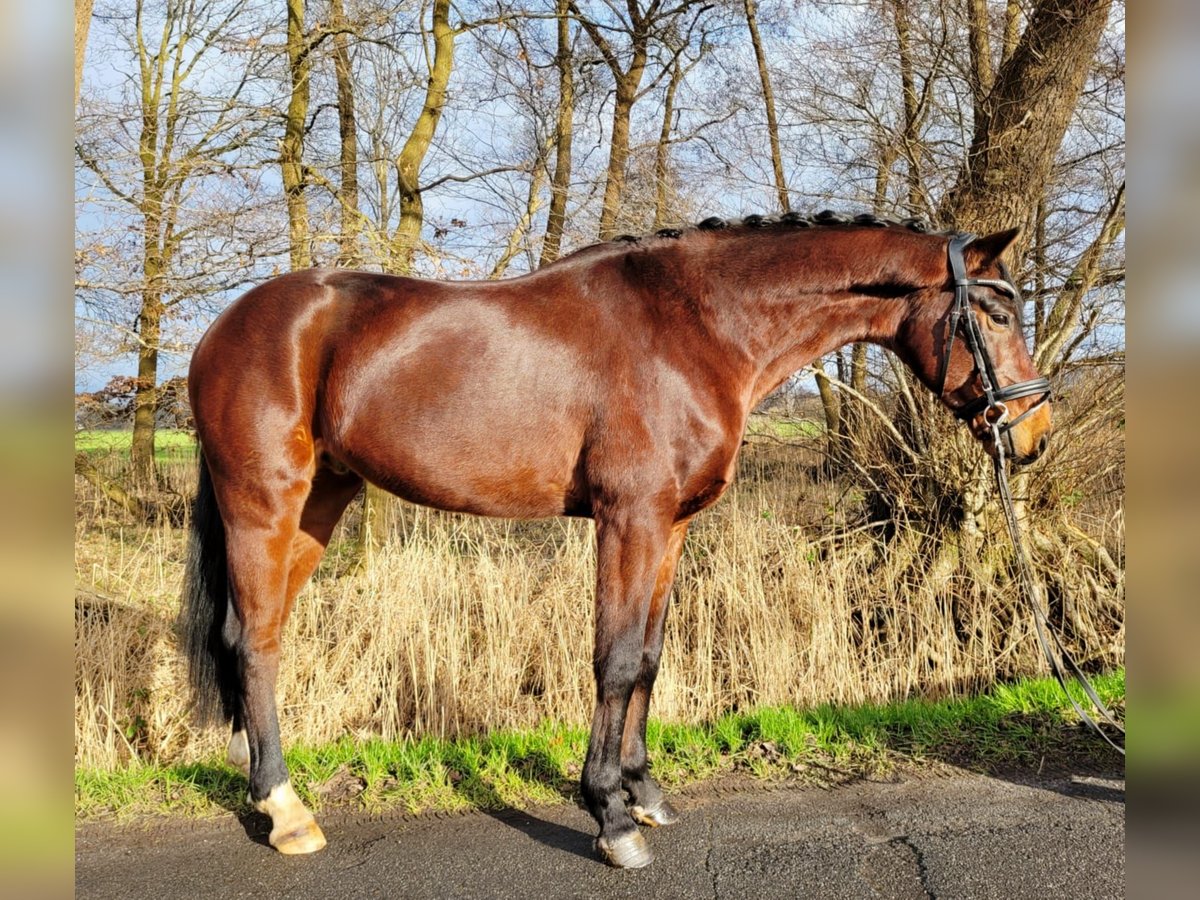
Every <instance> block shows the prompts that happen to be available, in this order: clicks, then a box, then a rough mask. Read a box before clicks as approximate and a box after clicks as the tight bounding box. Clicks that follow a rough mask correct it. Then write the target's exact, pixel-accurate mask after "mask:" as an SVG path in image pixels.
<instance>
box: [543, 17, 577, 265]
mask: <svg viewBox="0 0 1200 900" xmlns="http://www.w3.org/2000/svg"><path fill="white" fill-rule="evenodd" d="M570 7H571V2H570V0H556V5H555V25H556V28H557V37H558V45H557V46H558V49H557V52H556V53H555V55H554V67H555V68H556V69H557V70H558V109H557V114H556V115H555V119H554V178H553V179H552V180H551V183H550V214H549V216H548V217H547V219H546V235H545V238H544V239H543V240H542V256H541V265H543V266H544V265H546V264H547V263H551V262H554V260H556V259H558V254H559V252H560V250H561V247H562V236H563V226H564V225H565V224H566V220H567V197H568V193H569V191H570V187H571V140H572V136H573V133H574V129H575V56H574V52H573V51H572V46H571V18H570V12H571V10H570Z"/></svg>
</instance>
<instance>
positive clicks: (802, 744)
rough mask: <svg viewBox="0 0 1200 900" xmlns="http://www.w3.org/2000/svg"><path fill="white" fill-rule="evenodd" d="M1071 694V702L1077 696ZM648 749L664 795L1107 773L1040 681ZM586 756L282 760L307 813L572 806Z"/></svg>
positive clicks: (783, 715)
mask: <svg viewBox="0 0 1200 900" xmlns="http://www.w3.org/2000/svg"><path fill="white" fill-rule="evenodd" d="M1094 683H1095V686H1096V688H1097V690H1098V691H1099V693H1100V695H1101V697H1102V698H1103V699H1104V700H1105V702H1106V703H1107V704H1109V705H1110V706H1111V705H1114V704H1117V705H1120V704H1123V701H1124V697H1125V672H1124V670H1123V669H1120V670H1117V671H1116V672H1114V673H1112V674H1108V675H1102V676H1099V677H1097V678H1096V679H1095V680H1094ZM1076 694H1077V699H1079V700H1080V701H1082V700H1083V695H1082V691H1077V692H1076ZM647 743H648V745H649V749H650V755H651V759H652V760H653V763H652V765H653V771H654V774H655V776H656V777H657V778H658V779H659V781H660V782H661V783H662V784H663V785H664V786H666V787H668V788H672V789H678V788H680V787H682V786H685V785H688V784H692V783H696V782H699V781H703V780H705V779H710V778H714V777H719V776H724V775H743V776H746V777H750V778H756V779H765V780H771V781H776V780H780V779H798V780H803V781H811V782H816V783H822V784H828V783H831V782H834V783H836V782H843V781H847V780H852V779H855V778H861V777H868V776H879V775H887V774H889V773H891V772H894V771H895V770H896V769H898V768H908V769H911V768H914V767H916V768H921V769H929V768H930V767H935V768H936V766H937V765H938V764H943V763H948V764H953V765H956V766H963V767H966V768H970V769H975V770H980V771H1010V770H1013V769H1020V770H1039V769H1041V768H1042V767H1043V766H1044V765H1045V764H1047V763H1048V764H1049V765H1050V766H1052V767H1060V766H1065V765H1073V764H1079V763H1083V764H1091V765H1097V764H1099V765H1102V764H1106V763H1107V764H1110V765H1111V764H1112V762H1113V760H1114V759H1115V757H1114V756H1113V755H1111V751H1109V750H1108V749H1107V747H1106V746H1105V745H1104V744H1103V743H1102V742H1101V741H1100V740H1099V738H1097V737H1095V736H1094V735H1092V734H1090V733H1088V732H1085V731H1083V730H1082V729H1081V727H1080V725H1079V723H1078V720H1077V717H1076V715H1075V713H1074V711H1073V710H1072V709H1071V707H1070V706H1069V704H1068V702H1067V700H1066V698H1065V697H1064V696H1063V695H1062V692H1061V689H1060V688H1059V686H1058V684H1057V683H1056V682H1054V681H1053V680H1051V679H1025V680H1019V681H1016V682H1011V683H1002V684H998V685H995V686H994V687H993V688H992V689H991V690H989V691H987V692H985V693H982V694H979V695H976V696H972V697H964V698H954V699H944V700H936V701H934V700H920V699H913V700H905V701H900V702H895V703H889V704H858V705H850V706H839V705H825V706H819V707H816V708H813V709H797V708H794V707H789V706H776V707H766V708H763V709H758V710H754V711H751V712H746V713H729V714H727V715H724V716H721V717H720V718H718V719H716V720H714V721H710V722H707V723H704V724H698V725H688V724H666V723H662V722H658V721H654V720H652V721H651V723H650V728H649V730H648V735H647ZM586 747H587V733H586V731H585V729H584V728H583V727H580V726H576V725H565V724H561V723H552V722H543V723H541V724H540V725H538V726H537V727H536V728H533V729H530V730H525V731H516V730H502V731H497V732H494V733H492V734H488V735H485V736H481V737H480V736H469V737H460V738H457V739H448V740H443V739H438V738H432V737H424V738H419V739H408V740H400V741H384V740H380V739H377V738H369V739H366V740H355V739H353V738H349V737H346V738H342V739H340V740H338V741H334V742H332V743H328V744H324V745H320V746H309V747H295V748H292V749H291V750H290V751H289V752H288V753H287V761H288V766H289V768H290V770H291V773H292V780H293V783H294V784H295V785H296V788H297V791H298V792H299V793H300V795H301V797H302V798H303V799H304V800H305V801H306V802H307V803H309V804H311V805H312V806H313V807H314V808H316V809H322V808H328V807H331V806H345V805H351V806H353V807H354V808H360V809H366V810H369V811H379V810H384V809H402V810H405V811H409V812H421V811H426V810H466V809H500V808H505V807H517V808H521V807H527V806H530V805H535V804H547V803H560V802H567V801H573V800H576V799H577V794H578V778H579V773H580V770H581V767H582V764H583V757H584V753H585V751H586ZM245 791H246V786H245V779H244V778H243V777H242V776H241V775H240V774H238V773H236V772H235V771H234V770H233V769H231V768H230V767H229V766H227V765H226V764H225V763H224V762H223V761H222V760H221V758H219V757H214V758H210V759H207V760H204V761H202V762H199V763H187V764H172V765H130V766H127V767H125V768H121V769H116V770H97V769H77V770H76V774H75V801H76V812H77V814H78V815H79V816H80V817H84V818H87V817H96V816H113V815H116V816H130V815H136V814H147V813H185V814H192V815H205V814H211V813H217V812H220V811H221V810H233V811H236V812H239V813H241V812H246V811H248V806H247V804H246V800H245Z"/></svg>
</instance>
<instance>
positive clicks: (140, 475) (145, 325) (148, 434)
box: [129, 284, 163, 486]
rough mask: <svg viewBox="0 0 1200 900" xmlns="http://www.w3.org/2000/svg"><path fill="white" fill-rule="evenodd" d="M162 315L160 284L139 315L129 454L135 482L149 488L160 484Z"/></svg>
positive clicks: (145, 297) (147, 294) (149, 291)
mask: <svg viewBox="0 0 1200 900" xmlns="http://www.w3.org/2000/svg"><path fill="white" fill-rule="evenodd" d="M162 312H163V304H162V297H161V296H160V295H159V292H158V287H157V284H154V285H151V286H147V287H146V288H145V289H144V290H143V292H142V310H141V313H140V314H139V316H138V351H137V384H136V386H135V388H134V396H133V441H132V445H131V447H130V454H129V455H130V462H131V463H132V465H133V475H134V478H135V480H136V481H137V482H138V483H140V484H143V485H146V486H151V485H154V484H156V483H157V478H156V476H155V473H156V471H157V470H156V467H155V464H154V432H155V427H156V419H157V415H158V345H159V339H160V331H161V327H162Z"/></svg>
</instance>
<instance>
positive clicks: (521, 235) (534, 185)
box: [488, 147, 549, 278]
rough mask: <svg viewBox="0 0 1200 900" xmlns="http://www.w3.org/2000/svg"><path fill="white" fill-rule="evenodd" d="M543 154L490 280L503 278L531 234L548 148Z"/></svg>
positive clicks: (544, 178)
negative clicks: (522, 210) (519, 214)
mask: <svg viewBox="0 0 1200 900" xmlns="http://www.w3.org/2000/svg"><path fill="white" fill-rule="evenodd" d="M542 150H543V153H542V155H541V158H540V159H538V160H537V161H536V162H535V163H534V166H533V172H531V173H530V175H529V193H528V194H527V195H526V197H525V211H524V212H522V213H521V216H520V218H518V219H517V222H516V224H515V225H514V226H513V230H512V233H511V234H509V236H508V243H507V244H506V245H505V247H504V252H503V253H501V254H500V258H499V259H498V260H496V265H494V266H493V267H492V271H491V274H490V275H488V277H489V278H501V277H503V276H504V273H505V272H506V271H507V270H508V266H509V264H510V263H511V262H512V261H513V259H514V258H515V257H516V255H517V254H518V253H520V252H521V242H522V241H524V240H525V236H526V235H527V234H529V228H530V226H531V225H532V224H533V217H534V216H536V215H537V211H538V210H539V209H540V208H541V205H542V187H543V186H544V185H545V184H546V160H545V153H546V152H548V151H549V148H548V147H543V148H542Z"/></svg>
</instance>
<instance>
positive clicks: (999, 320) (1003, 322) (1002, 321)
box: [992, 313, 1012, 328]
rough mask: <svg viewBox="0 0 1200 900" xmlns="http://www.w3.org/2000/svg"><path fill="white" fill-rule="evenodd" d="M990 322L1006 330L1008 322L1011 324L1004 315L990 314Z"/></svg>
mask: <svg viewBox="0 0 1200 900" xmlns="http://www.w3.org/2000/svg"><path fill="white" fill-rule="evenodd" d="M992 321H993V322H995V323H996V324H997V325H999V326H1000V327H1001V328H1007V327H1008V325H1009V322H1011V321H1012V320H1011V319H1009V317H1008V315H1007V314H1006V313H992Z"/></svg>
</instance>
